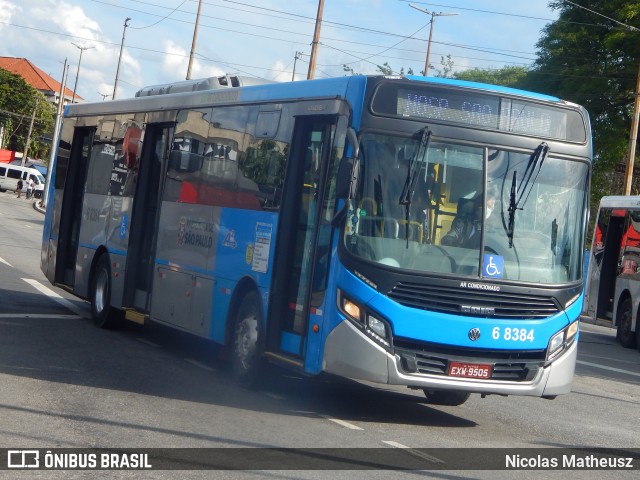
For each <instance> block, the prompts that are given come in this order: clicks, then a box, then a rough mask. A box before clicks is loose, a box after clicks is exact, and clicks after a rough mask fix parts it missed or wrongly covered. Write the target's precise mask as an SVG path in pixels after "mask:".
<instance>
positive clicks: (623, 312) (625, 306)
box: [616, 297, 636, 348]
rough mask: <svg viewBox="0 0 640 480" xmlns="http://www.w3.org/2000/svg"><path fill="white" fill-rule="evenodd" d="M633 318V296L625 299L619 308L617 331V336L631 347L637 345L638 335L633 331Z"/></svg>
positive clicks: (623, 344)
mask: <svg viewBox="0 0 640 480" xmlns="http://www.w3.org/2000/svg"><path fill="white" fill-rule="evenodd" d="M632 319H633V304H632V303H631V298H629V297H627V298H625V299H624V301H623V302H622V304H621V305H620V309H619V310H618V322H617V323H618V329H617V331H616V338H617V339H618V341H619V342H620V345H622V346H623V347H625V348H631V347H633V346H635V343H636V336H635V335H634V334H633V332H632V331H631V322H632Z"/></svg>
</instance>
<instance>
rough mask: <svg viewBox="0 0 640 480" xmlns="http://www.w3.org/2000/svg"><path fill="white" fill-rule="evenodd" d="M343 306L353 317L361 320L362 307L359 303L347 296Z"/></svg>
mask: <svg viewBox="0 0 640 480" xmlns="http://www.w3.org/2000/svg"><path fill="white" fill-rule="evenodd" d="M342 308H343V310H344V311H345V313H346V314H347V315H349V316H350V317H351V318H353V319H354V320H357V321H360V307H359V306H358V305H356V304H355V303H353V302H352V301H351V300H347V299H346V298H345V299H344V301H343V303H342Z"/></svg>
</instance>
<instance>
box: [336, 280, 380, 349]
mask: <svg viewBox="0 0 640 480" xmlns="http://www.w3.org/2000/svg"><path fill="white" fill-rule="evenodd" d="M338 306H339V307H340V310H341V311H342V313H344V315H345V316H346V317H347V318H348V319H349V320H350V321H351V322H352V323H354V324H355V325H357V326H358V327H359V328H360V329H361V330H362V331H364V333H366V334H367V336H369V337H370V338H372V339H374V340H375V341H376V342H378V343H379V344H381V345H383V346H384V347H386V348H391V326H390V325H389V324H388V323H387V322H386V321H384V320H382V319H381V318H380V315H375V314H373V313H372V312H369V311H367V310H366V309H365V308H364V307H363V306H361V305H359V304H358V303H356V302H354V301H353V300H351V299H349V298H348V297H346V296H345V295H344V294H343V293H342V291H341V290H338Z"/></svg>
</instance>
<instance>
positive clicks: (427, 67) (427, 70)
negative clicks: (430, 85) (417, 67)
mask: <svg viewBox="0 0 640 480" xmlns="http://www.w3.org/2000/svg"><path fill="white" fill-rule="evenodd" d="M409 6H410V7H411V8H415V9H416V10H419V11H420V12H422V13H426V14H427V15H431V22H430V23H431V26H430V27H429V43H428V44H427V59H426V61H425V63H424V76H425V77H426V76H427V74H428V73H429V57H430V56H431V37H432V35H433V24H434V22H435V20H436V17H451V16H453V15H458V14H457V13H442V12H439V13H436V12H430V11H429V10H425V9H422V8H418V7H416V6H415V5H413V4H412V3H410V4H409Z"/></svg>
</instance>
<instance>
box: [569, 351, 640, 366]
mask: <svg viewBox="0 0 640 480" xmlns="http://www.w3.org/2000/svg"><path fill="white" fill-rule="evenodd" d="M580 356H581V357H589V358H600V359H602V360H611V357H605V356H602V355H589V354H588V353H580ZM616 362H619V363H630V364H631V365H638V361H637V360H636V361H631V360H622V359H620V358H616Z"/></svg>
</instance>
